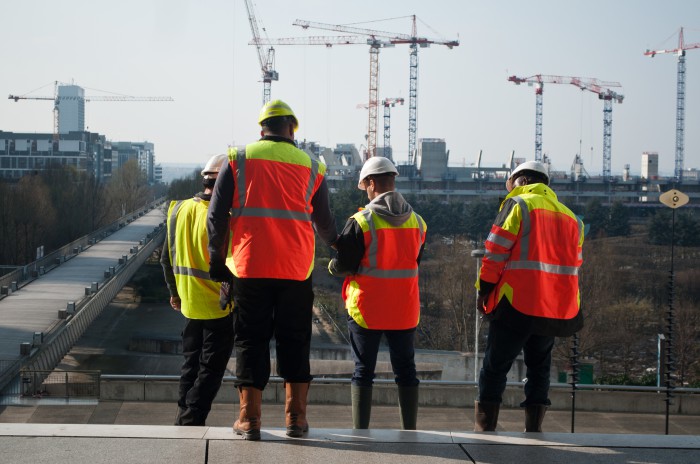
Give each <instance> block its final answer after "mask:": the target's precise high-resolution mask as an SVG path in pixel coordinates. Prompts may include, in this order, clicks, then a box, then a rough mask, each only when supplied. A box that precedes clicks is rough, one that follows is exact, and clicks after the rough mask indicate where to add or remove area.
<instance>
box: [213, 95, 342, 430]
mask: <svg viewBox="0 0 700 464" xmlns="http://www.w3.org/2000/svg"><path fill="white" fill-rule="evenodd" d="M258 123H259V124H260V126H261V127H262V130H261V132H260V135H261V136H262V138H261V139H260V140H258V141H257V142H254V143H250V144H248V145H246V146H245V147H233V148H230V149H229V154H228V163H227V164H226V165H225V166H224V168H223V169H222V171H221V173H220V174H219V178H218V179H217V182H216V185H215V186H214V192H213V194H212V200H211V204H210V206H209V215H208V217H207V230H208V232H209V253H210V268H209V274H210V275H211V277H212V279H214V280H217V281H227V280H229V279H231V280H232V294H233V298H234V303H235V306H236V311H235V312H234V316H233V321H234V322H233V325H234V331H235V342H234V346H235V353H236V381H235V385H236V387H237V388H238V390H239V394H240V414H239V418H238V420H236V422H235V423H234V425H233V429H234V431H235V432H236V433H237V434H239V435H242V436H243V438H244V439H247V440H259V439H260V425H261V422H260V416H261V402H262V391H263V389H264V388H265V386H266V385H267V383H268V381H269V378H270V348H269V344H270V340H271V339H272V336H273V335H274V337H275V342H276V353H277V371H278V374H279V376H280V377H282V378H283V379H284V383H285V392H286V393H285V394H286V400H285V415H286V427H287V435H288V436H290V437H301V436H302V435H303V434H305V433H306V432H307V431H308V429H309V425H308V421H307V420H306V402H307V394H308V390H309V383H310V382H311V379H312V377H311V373H310V366H309V353H310V342H311V320H312V307H313V301H314V293H313V289H312V283H311V271H312V270H313V267H314V246H315V239H314V229H315V230H316V232H318V234H319V236H320V237H321V239H322V240H323V243H324V244H326V245H329V246H330V245H332V244H333V243H334V242H335V240H336V238H337V235H338V233H337V230H336V225H335V219H334V217H333V215H332V214H331V210H330V207H329V197H328V187H327V185H326V181H325V177H324V176H325V173H326V166H325V165H324V164H323V163H321V162H320V161H319V160H318V159H316V158H315V157H314V156H312V155H309V154H307V153H306V152H304V151H302V150H300V149H298V148H297V147H296V144H295V143H294V132H295V131H296V130H297V128H298V126H299V122H298V120H297V118H296V116H295V115H294V112H293V111H292V109H291V108H290V107H289V105H287V104H286V103H284V102H283V101H281V100H273V101H271V102H269V103H267V104H266V105H265V106H263V108H262V110H261V111H260V116H259V118H258ZM229 211H230V216H229ZM228 250H230V255H229V254H228Z"/></svg>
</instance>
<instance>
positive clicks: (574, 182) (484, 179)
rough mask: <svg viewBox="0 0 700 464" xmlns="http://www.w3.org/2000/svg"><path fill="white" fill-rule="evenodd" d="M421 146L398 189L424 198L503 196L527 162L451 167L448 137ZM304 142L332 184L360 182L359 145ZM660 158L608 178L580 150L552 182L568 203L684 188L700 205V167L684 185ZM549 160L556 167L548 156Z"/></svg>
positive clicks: (638, 199)
mask: <svg viewBox="0 0 700 464" xmlns="http://www.w3.org/2000/svg"><path fill="white" fill-rule="evenodd" d="M417 145H418V146H417V155H416V162H415V164H399V165H398V166H397V167H398V170H399V173H400V175H399V177H398V178H397V179H396V181H397V189H398V190H399V191H401V192H402V193H404V194H409V195H413V196H416V197H418V198H421V199H429V198H436V199H438V200H439V201H459V202H472V201H479V200H488V199H496V198H499V197H501V198H502V197H503V196H504V192H505V186H504V183H505V180H506V178H507V177H508V175H509V173H510V171H511V170H512V169H513V168H515V166H517V165H518V164H520V163H522V162H523V161H525V160H524V159H522V158H515V157H513V155H511V156H510V159H508V160H504V163H503V164H501V165H500V166H483V165H481V156H480V155H479V157H478V158H477V160H476V162H475V163H473V164H470V165H468V166H450V163H449V161H450V151H449V150H448V149H447V144H446V142H445V140H444V139H436V138H424V139H419V140H418V144H417ZM299 146H300V148H302V149H304V150H305V151H307V152H308V153H310V154H312V155H314V156H316V157H318V158H319V159H320V160H321V161H323V162H324V163H326V165H327V166H328V170H327V176H326V178H327V180H328V182H329V185H330V187H331V188H332V189H341V188H354V187H356V186H357V180H358V176H359V171H360V167H361V165H362V157H361V155H360V153H359V151H358V150H357V149H356V148H355V146H354V145H351V144H341V145H337V147H336V148H335V149H331V148H325V147H321V146H320V145H318V144H316V143H313V142H305V141H304V142H301V143H300V144H299ZM658 158H659V155H658V154H657V153H653V152H645V153H642V155H641V160H640V161H641V175H639V176H633V175H631V174H630V166H629V165H626V166H625V170H624V172H623V173H622V175H611V176H610V178H609V179H605V178H603V176H591V175H589V174H588V173H587V171H586V169H585V168H584V165H583V161H582V160H581V157H580V156H578V155H576V156H574V159H573V162H572V165H571V169H570V170H569V171H557V170H552V169H550V177H551V185H552V188H553V189H554V191H555V192H556V193H557V195H558V197H559V198H560V199H561V200H562V201H563V202H564V203H567V204H585V203H587V202H588V201H590V200H593V199H596V200H598V201H600V202H601V203H602V204H604V205H610V204H612V203H614V202H622V203H624V204H628V205H630V206H631V205H635V206H649V207H656V206H662V205H661V203H660V202H659V195H660V194H661V193H663V192H666V191H668V190H670V189H672V188H680V189H681V190H682V191H683V192H684V193H686V194H687V195H688V196H689V197H690V199H691V200H690V204H689V206H693V205H698V203H700V202H699V201H698V200H700V182H699V177H700V171H698V170H697V169H687V170H685V171H684V174H683V184H682V185H681V186H678V185H677V184H676V182H675V179H674V178H673V177H662V176H659V172H658V166H659V163H658ZM544 162H545V163H546V164H547V165H548V166H550V167H551V163H550V162H549V160H548V159H546V157H545V160H544Z"/></svg>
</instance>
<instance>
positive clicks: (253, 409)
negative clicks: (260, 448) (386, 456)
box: [233, 387, 262, 441]
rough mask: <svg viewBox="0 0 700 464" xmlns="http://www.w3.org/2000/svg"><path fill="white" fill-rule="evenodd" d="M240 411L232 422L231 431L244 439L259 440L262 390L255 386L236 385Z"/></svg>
mask: <svg viewBox="0 0 700 464" xmlns="http://www.w3.org/2000/svg"><path fill="white" fill-rule="evenodd" d="M238 393H239V401H240V407H241V412H240V415H239V416H238V420H237V421H236V422H235V423H234V424H233V431H234V432H236V433H237V434H238V435H242V436H243V439H244V440H251V441H256V440H260V424H261V423H260V416H261V415H262V390H259V389H257V388H255V387H238Z"/></svg>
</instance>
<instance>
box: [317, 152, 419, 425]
mask: <svg viewBox="0 0 700 464" xmlns="http://www.w3.org/2000/svg"><path fill="white" fill-rule="evenodd" d="M398 173H399V172H398V171H397V170H396V167H395V166H394V164H393V163H392V162H391V161H390V160H389V159H387V158H384V157H381V156H375V157H372V158H370V159H369V160H367V161H366V162H365V163H364V165H363V166H362V170H361V171H360V181H359V183H358V188H359V189H360V190H365V191H366V192H367V197H368V198H369V200H370V202H369V204H368V205H367V206H366V207H365V208H364V209H361V210H360V211H359V212H358V213H355V214H354V215H353V216H352V217H350V218H349V219H348V221H347V223H346V224H345V227H344V229H343V231H342V233H341V234H340V237H339V238H338V242H337V243H336V246H337V250H338V255H337V257H336V258H334V259H332V260H331V261H330V263H329V265H328V270H329V271H330V273H331V274H333V275H336V276H346V278H345V281H344V282H343V299H344V300H345V308H346V309H347V311H348V331H349V333H350V349H351V353H352V357H353V360H354V361H355V371H354V373H353V376H352V385H351V397H352V422H353V428H355V429H367V428H369V422H370V414H371V409H372V384H373V379H374V376H375V374H374V372H375V367H376V365H377V354H378V351H379V342H380V340H381V337H382V334H383V335H384V336H385V337H386V340H387V342H388V344H389V357H390V360H391V367H392V369H393V371H394V376H395V381H396V384H397V385H398V393H399V411H400V417H401V427H402V428H403V429H405V430H415V429H416V420H417V415H418V384H419V380H418V378H417V376H416V363H415V359H414V358H415V354H414V347H413V342H414V338H415V332H416V326H417V325H418V321H419V318H420V297H419V292H418V264H419V263H420V258H421V254H422V252H423V246H424V244H425V233H426V230H427V226H426V224H425V222H424V221H423V218H421V217H420V216H419V215H418V214H416V213H415V212H414V211H413V208H411V205H409V204H408V203H407V202H406V200H405V199H404V198H403V196H402V195H401V194H400V193H399V192H397V191H396V190H395V182H394V178H395V176H397V175H398Z"/></svg>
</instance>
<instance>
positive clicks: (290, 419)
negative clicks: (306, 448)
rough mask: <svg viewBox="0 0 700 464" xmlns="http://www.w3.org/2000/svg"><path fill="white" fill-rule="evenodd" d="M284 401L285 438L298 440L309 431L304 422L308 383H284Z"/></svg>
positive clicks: (307, 424)
mask: <svg viewBox="0 0 700 464" xmlns="http://www.w3.org/2000/svg"><path fill="white" fill-rule="evenodd" d="M284 389H285V393H286V397H287V398H286V401H285V405H284V414H285V416H286V423H287V436H288V437H293V438H299V437H301V436H303V435H304V434H305V433H306V432H308V431H309V423H308V422H307V421H306V396H307V394H308V393H309V382H305V383H298V382H297V383H291V382H285V383H284Z"/></svg>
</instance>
